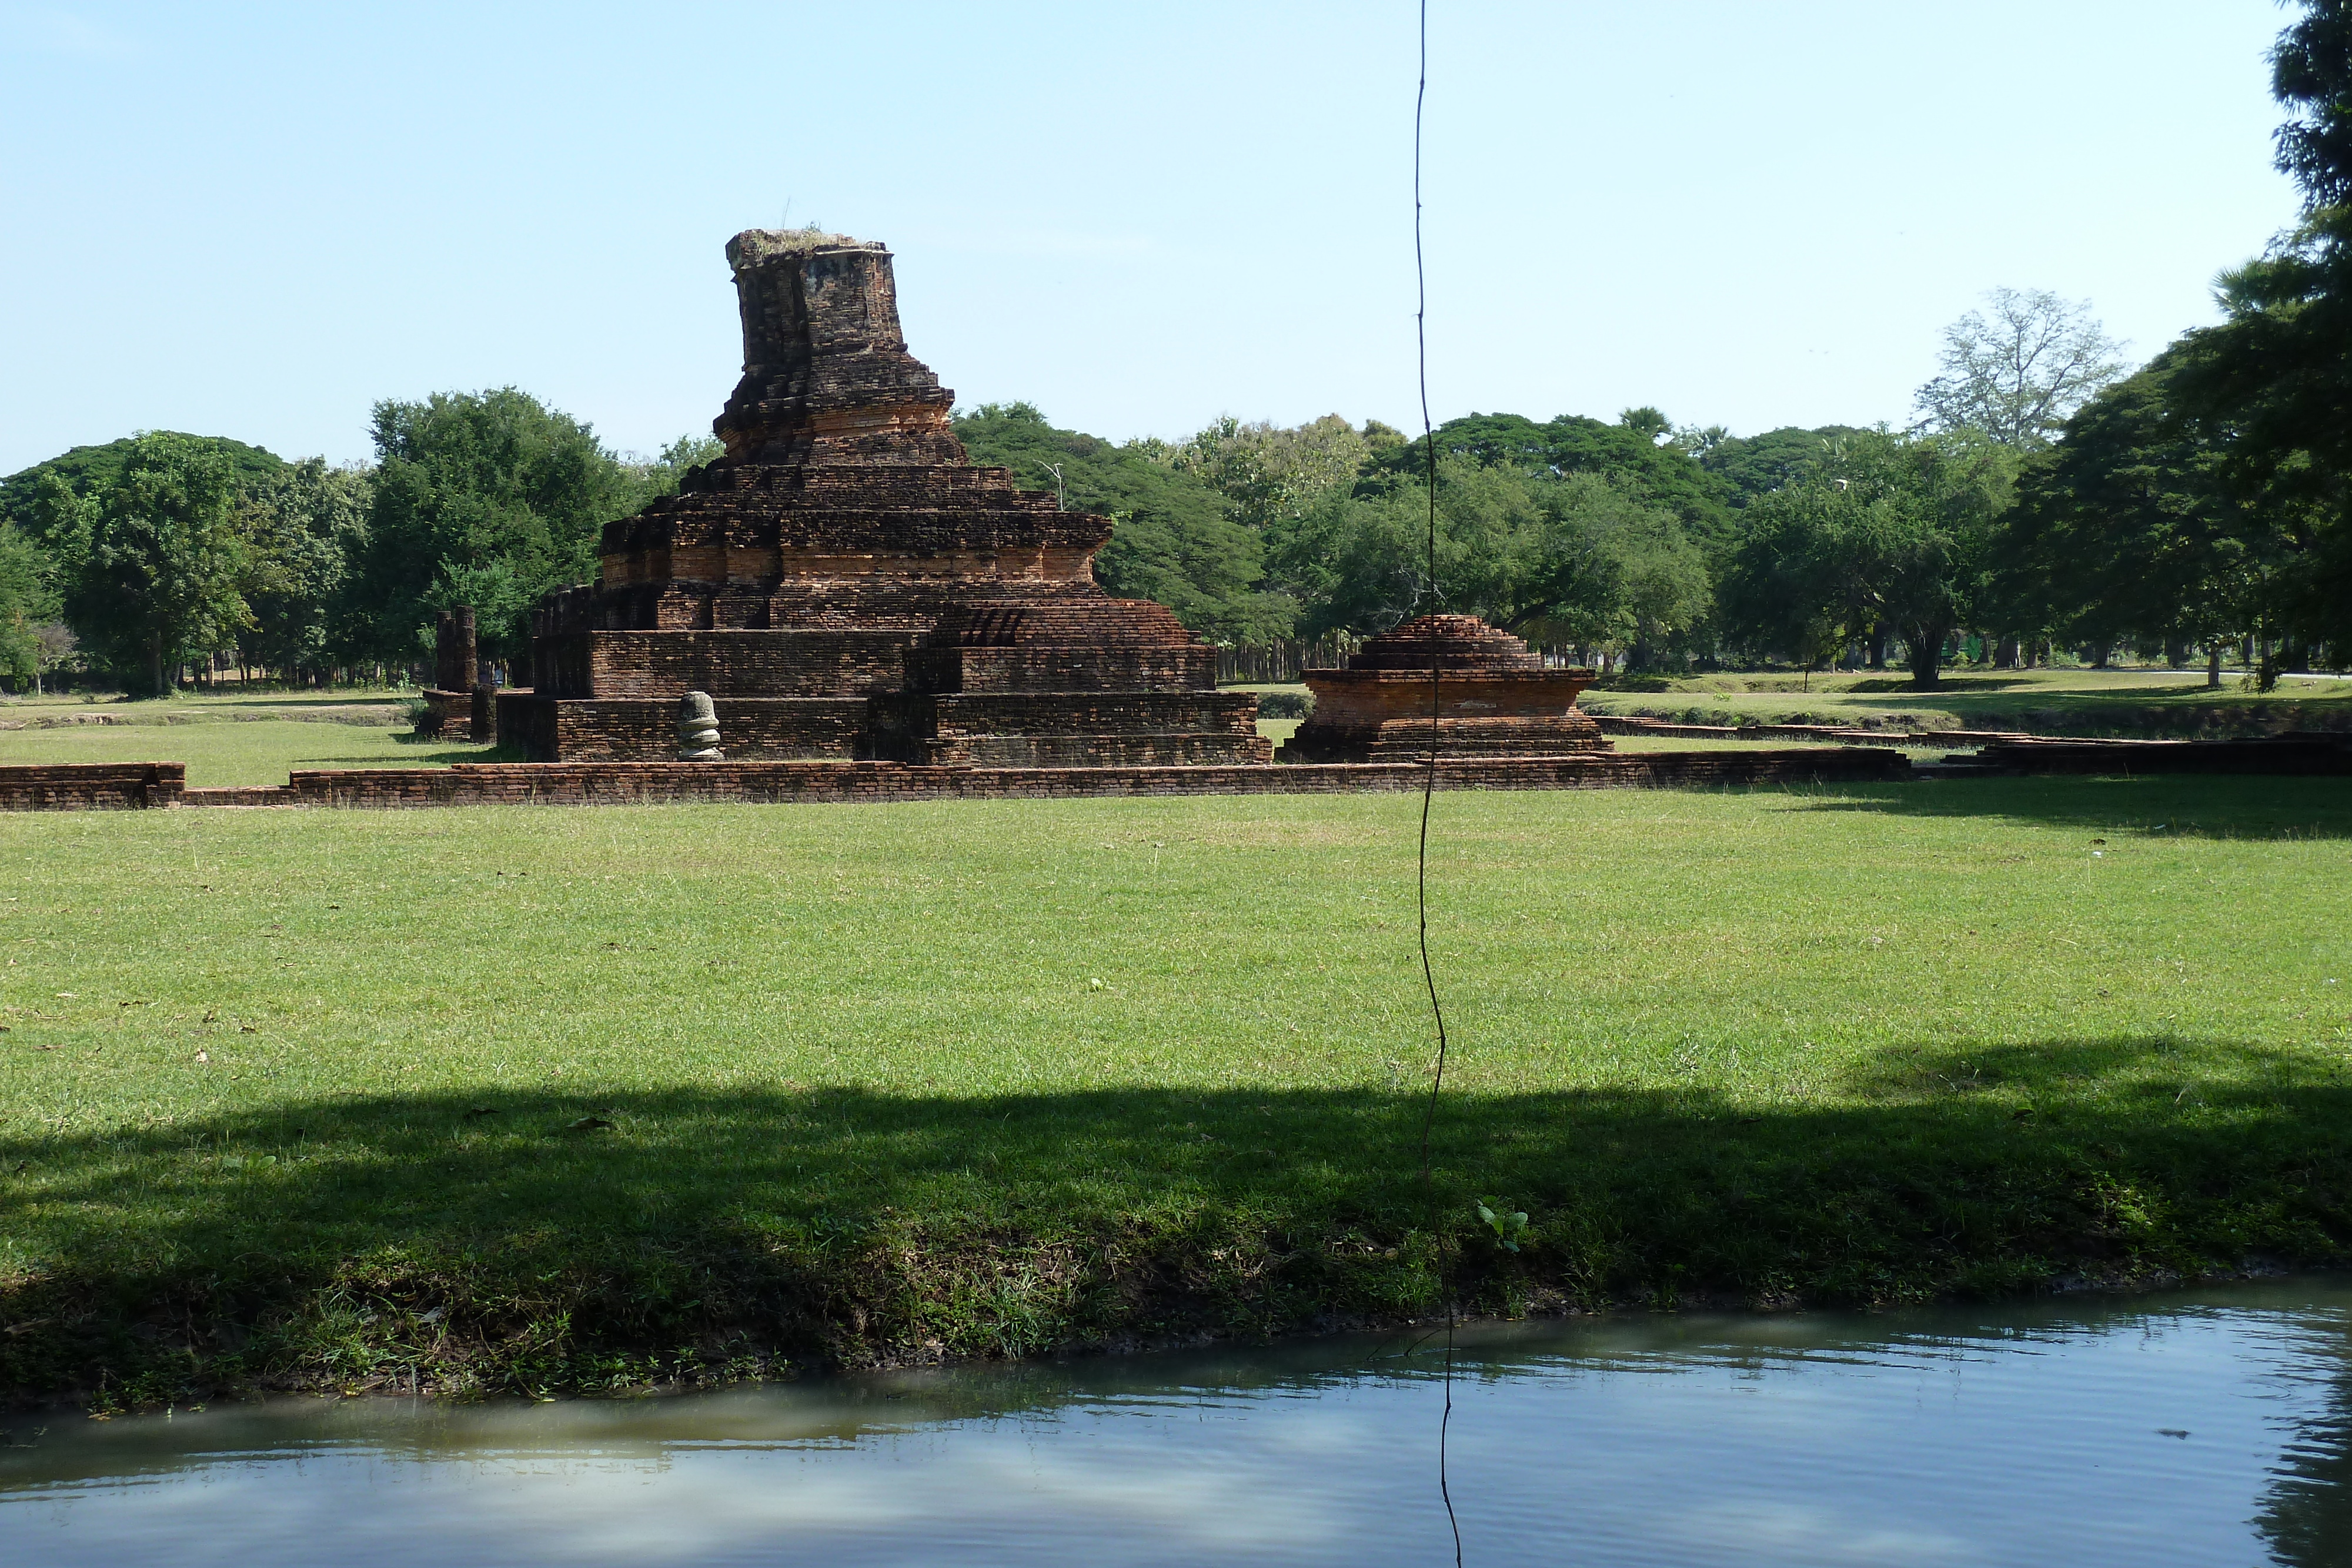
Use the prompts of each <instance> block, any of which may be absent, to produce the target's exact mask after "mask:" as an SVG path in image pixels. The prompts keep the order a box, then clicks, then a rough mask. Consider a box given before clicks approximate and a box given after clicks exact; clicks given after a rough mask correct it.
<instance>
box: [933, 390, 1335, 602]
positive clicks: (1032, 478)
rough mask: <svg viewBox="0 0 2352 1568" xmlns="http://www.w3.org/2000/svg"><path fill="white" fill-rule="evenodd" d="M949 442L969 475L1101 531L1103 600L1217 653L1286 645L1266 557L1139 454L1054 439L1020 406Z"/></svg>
mask: <svg viewBox="0 0 2352 1568" xmlns="http://www.w3.org/2000/svg"><path fill="white" fill-rule="evenodd" d="M955 431H956V434H957V436H958V437H959V438H960V439H961V441H962V442H963V444H964V449H965V451H966V452H968V453H969V454H970V455H971V460H972V461H973V462H974V463H979V464H983V465H989V466H992V467H1001V468H1009V469H1011V470H1012V472H1013V480H1014V482H1015V483H1017V484H1019V485H1021V486H1023V487H1024V488H1027V489H1034V490H1058V491H1059V492H1060V494H1061V497H1062V504H1063V506H1064V507H1065V508H1066V509H1067V510H1069V511H1073V512H1092V513H1095V514H1097V515H1098V516H1102V517H1108V518H1110V519H1111V522H1112V532H1111V537H1110V542H1109V543H1108V544H1107V545H1105V546H1104V547H1103V549H1102V553H1101V554H1100V555H1098V556H1097V557H1096V558H1095V576H1096V578H1097V580H1100V581H1101V583H1102V585H1103V586H1104V587H1105V588H1107V589H1108V590H1109V591H1111V592H1113V593H1117V594H1120V595H1123V596H1126V597H1128V598H1131V599H1149V600H1152V601H1157V602H1159V603H1160V604H1164V605H1166V606H1168V608H1169V609H1170V610H1171V611H1173V612H1175V614H1176V618H1177V619H1178V620H1180V621H1181V622H1183V623H1184V624H1185V625H1186V626H1187V627H1189V628H1191V629H1192V631H1194V632H1200V633H1201V634H1202V635H1203V636H1206V637H1209V638H1211V639H1213V640H1214V641H1217V642H1223V643H1262V642H1265V641H1266V640H1267V639H1269V638H1273V637H1280V636H1286V635H1287V634H1288V633H1289V632H1290V630H1291V624H1292V622H1293V621H1294V620H1295V619H1296V617H1297V604H1296V603H1295V601H1292V600H1291V599H1290V598H1289V597H1288V596H1286V595H1285V594H1281V593H1276V592H1268V591H1265V588H1264V586H1263V583H1264V578H1265V567H1264V561H1265V545H1264V543H1263V542H1262V541H1261V540H1260V539H1259V538H1258V536H1257V533H1256V532H1255V530H1254V529H1251V528H1247V527H1244V525H1242V524H1240V523H1237V522H1234V520H1233V519H1232V518H1231V517H1228V516H1226V511H1227V503H1226V499H1225V497H1224V496H1223V494H1222V493H1220V492H1219V491H1218V490H1216V489H1215V488H1213V486H1210V485H1209V484H1208V483H1207V481H1205V480H1203V479H1202V478H1201V477H1200V476H1198V475H1196V474H1193V473H1190V472H1187V471H1184V470H1181V469H1178V468H1176V467H1174V466H1172V465H1170V464H1168V463H1166V462H1164V461H1161V460H1160V456H1159V455H1158V454H1156V453H1155V452H1154V451H1153V450H1152V449H1151V448H1149V447H1146V446H1144V445H1142V444H1128V445H1125V446H1119V445H1114V444H1111V443H1110V442H1108V441H1105V440H1103V439H1101V438H1100V437H1099V436H1093V435H1087V434H1081V433H1079V432H1077V431H1073V430H1057V429H1055V427H1054V426H1053V425H1052V424H1050V423H1047V422H1046V419H1045V415H1044V414H1042V413H1039V412H1038V411H1037V410H1036V409H1035V408H1034V406H1032V405H1031V404H1029V403H1025V402H1013V403H982V404H981V405H980V406H979V407H977V408H973V409H968V410H963V411H960V412H959V413H957V414H956V416H955Z"/></svg>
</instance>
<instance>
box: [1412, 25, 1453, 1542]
mask: <svg viewBox="0 0 2352 1568" xmlns="http://www.w3.org/2000/svg"><path fill="white" fill-rule="evenodd" d="M1420 10H1421V70H1420V76H1419V79H1418V80H1417V81H1416V82H1415V83H1414V85H1413V91H1412V283H1413V314H1412V337H1413V352H1414V357H1415V360H1416V361H1417V368H1418V371H1419V374H1420V382H1421V437H1422V443H1423V456H1424V457H1425V459H1426V461H1427V473H1426V476H1425V477H1426V478H1427V479H1428V482H1429V484H1428V490H1429V570H1428V575H1427V576H1426V577H1425V578H1424V579H1423V597H1424V599H1425V601H1426V602H1427V603H1429V604H1431V605H1434V604H1435V603H1436V602H1437V427H1436V426H1435V425H1434V424H1433V423H1431V422H1430V417H1429V268H1428V266H1427V264H1426V263H1424V262H1423V259H1422V254H1421V116H1422V106H1423V102H1424V101H1425V100H1426V99H1428V97H1429V0H1421V7H1420ZM1437 683H1438V643H1437V639H1436V638H1434V637H1432V638H1431V639H1430V643H1429V754H1428V757H1427V758H1426V760H1427V763H1428V771H1427V772H1426V773H1424V774H1423V777H1422V784H1421V844H1420V851H1419V855H1418V860H1417V864H1416V867H1415V873H1414V891H1415V896H1416V898H1417V899H1418V901H1419V908H1418V914H1419V916H1420V929H1421V978H1422V983H1423V985H1425V986H1426V987H1428V988H1429V1016H1430V1018H1431V1019H1432V1020H1433V1022H1434V1023H1435V1024H1436V1026H1437V1067H1436V1070H1435V1071H1433V1072H1432V1073H1431V1074H1430V1079H1429V1103H1428V1104H1427V1105H1426V1106H1425V1107H1424V1108H1423V1112H1422V1117H1421V1186H1422V1195H1423V1197H1424V1198H1425V1199H1426V1200H1427V1202H1428V1205H1429V1213H1430V1219H1431V1222H1432V1223H1431V1228H1430V1234H1431V1239H1433V1241H1434V1242H1435V1243H1436V1245H1437V1249H1438V1250H1437V1292H1438V1294H1439V1295H1440V1296H1442V1297H1444V1304H1445V1373H1444V1389H1445V1409H1444V1414H1443V1415H1441V1416H1439V1417H1438V1421H1437V1495H1438V1497H1439V1499H1440V1500H1443V1501H1444V1504H1445V1523H1446V1526H1447V1528H1448V1529H1450V1530H1452V1531H1453V1532H1454V1568H1462V1521H1460V1520H1459V1519H1457V1518H1455V1517H1454V1492H1453V1490H1452V1488H1451V1487H1450V1486H1448V1484H1447V1477H1446V1465H1445V1459H1446V1452H1445V1449H1446V1439H1447V1438H1448V1437H1450V1436H1451V1433H1452V1427H1453V1426H1454V1290H1453V1281H1451V1280H1450V1279H1449V1278H1448V1277H1447V1270H1446V1267H1445V1257H1446V1253H1445V1239H1444V1235H1445V1227H1444V1218H1443V1217H1442V1216H1441V1215H1440V1214H1439V1212H1438V1207H1437V1186H1436V1181H1435V1179H1434V1177H1433V1176H1432V1175H1431V1172H1430V1165H1429V1141H1430V1135H1431V1134H1432V1133H1433V1131H1434V1130H1435V1128H1436V1125H1437V1096H1438V1092H1439V1091H1441V1090H1443V1089H1444V1087H1445V1053H1446V1039H1445V1008H1444V1004H1443V1003H1442V1002H1440V1001H1439V1000H1438V998H1437V970H1436V969H1435V968H1434V967H1433V966H1432V965H1431V963H1430V961H1429V809H1430V805H1431V803H1432V801H1433V800H1435V799H1436V795H1437V741H1438V734H1439V731H1438V727H1437V721H1438V715H1439V713H1440V712H1441V711H1442V709H1441V707H1440V705H1439V699H1438V689H1437Z"/></svg>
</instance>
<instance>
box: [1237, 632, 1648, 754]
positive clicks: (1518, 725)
mask: <svg viewBox="0 0 2352 1568" xmlns="http://www.w3.org/2000/svg"><path fill="white" fill-rule="evenodd" d="M1433 664H1434V665H1435V667H1436V669H1437V682H1436V685H1437V717H1436V718H1435V719H1434V720H1433V719H1432V718H1431V717H1430V674H1429V672H1430V668H1431V666H1432V665H1433ZM1301 678H1302V679H1304V680H1305V681H1306V683H1307V690H1309V691H1311V692H1313V693H1314V694H1315V712H1314V714H1313V716H1310V717H1309V718H1308V719H1307V721H1306V722H1305V723H1304V724H1301V725H1300V726H1299V727H1298V730H1297V734H1295V735H1293V736H1292V737H1290V740H1289V743H1288V744H1287V745H1286V746H1284V747H1283V748H1282V751H1281V754H1280V757H1279V760H1281V761H1284V762H1407V761H1411V760H1412V759H1413V758H1418V757H1424V756H1427V755H1428V754H1429V752H1430V751H1431V749H1432V748H1433V747H1434V749H1435V750H1436V751H1437V752H1438V754H1439V755H1441V756H1445V757H1543V756H1549V755H1553V754H1556V753H1559V752H1564V751H1609V750H1612V749H1613V747H1612V746H1611V745H1610V742H1609V738H1608V737H1606V736H1604V735H1602V734H1601V727H1600V726H1599V725H1597V724H1594V723H1593V722H1592V718H1591V716H1590V715H1589V714H1586V713H1584V712H1582V711H1581V710H1580V709H1579V708H1578V707H1577V706H1576V697H1577V694H1578V693H1580V692H1581V691H1582V690H1584V688H1585V687H1586V686H1589V685H1591V684H1592V672H1591V670H1548V669H1546V668H1544V662H1543V656H1542V655H1541V654H1539V653H1536V652H1535V651H1534V650H1532V649H1530V648H1529V647H1528V645H1527V644H1526V643H1523V642H1521V641H1519V639H1517V637H1514V636H1512V635H1511V634H1510V633H1509V632H1503V631H1498V630H1497V629H1496V628H1495V627H1492V626H1489V625H1487V624H1486V622H1484V621H1481V620H1479V619H1478V618H1477V617H1476V616H1475V615H1423V616H1422V617H1421V618H1419V619H1418V620H1414V621H1408V622H1405V623H1404V624H1403V625H1402V626H1399V627H1397V628H1396V629H1395V630H1393V631H1390V632H1381V634H1380V635H1379V636H1377V637H1373V638H1370V639H1368V640H1367V641H1366V642H1365V643H1364V644H1363V645H1362V646H1361V647H1360V648H1358V649H1357V650H1356V652H1355V653H1352V654H1350V655H1349V658H1348V667H1347V668H1346V669H1343V670H1308V671H1307V672H1306V673H1305V674H1304V675H1303V676H1302V677H1301Z"/></svg>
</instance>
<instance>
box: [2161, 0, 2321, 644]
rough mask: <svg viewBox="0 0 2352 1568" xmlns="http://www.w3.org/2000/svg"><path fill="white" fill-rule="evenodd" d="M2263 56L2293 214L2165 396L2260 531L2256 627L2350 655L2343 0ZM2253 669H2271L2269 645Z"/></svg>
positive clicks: (2227, 294) (2244, 271)
mask: <svg viewBox="0 0 2352 1568" xmlns="http://www.w3.org/2000/svg"><path fill="white" fill-rule="evenodd" d="M2303 10H2304V15H2303V16H2302V18H2301V19H2300V20H2299V21H2297V22H2295V23H2294V24H2293V25H2292V26H2289V27H2288V28H2287V29H2286V30H2285V32H2284V34H2282V35H2281V37H2280V39H2279V43H2278V47H2277V48H2276V49H2275V50H2274V51H2273V55H2272V90H2273V94H2274V95H2275V96H2276V97H2277V98H2278V99H2279V101H2280V102H2281V103H2282V104H2284V106H2286V107H2287V109H2289V110H2291V111H2292V113H2291V118H2290V119H2289V120H2287V121H2286V123H2285V124H2284V125H2283V126H2282V127H2281V128H2280V130H2279V132H2278V142H2277V146H2278V152H2277V162H2278V166H2279V167H2280V168H2281V169H2282V170H2283V171H2284V172H2287V173H2288V174H2290V175H2292V176H2293V177H2294V179H2295V181H2296V182H2297V183H2299V184H2300V185H2301V187H2302V191H2303V200H2304V211H2303V221H2302V222H2301V223H2300V224H2299V225H2297V226H2296V227H2295V228H2294V229H2293V230H2291V231H2289V232H2288V233H2286V234H2284V235H2280V236H2279V237H2278V238H2277V239H2276V240H2274V241H2273V243H2272V245H2271V246H2270V248H2269V249H2268V250H2267V251H2266V252H2265V253H2264V254H2263V256H2260V257H2258V258H2256V259H2255V260H2253V261H2252V262H2249V263H2248V264H2246V265H2245V266H2244V267H2240V268H2238V269H2237V270H2235V271H2234V272H2231V273H2229V274H2227V275H2225V276H2224V277H2223V279H2222V283H2221V291H2220V292H2221V305H2222V308H2223V310H2224V312H2225V319H2224V320H2223V321H2222V322H2221V325H2220V326H2217V327H2211V328H2205V329H2200V330H2198V331H2194V332H2191V333H2189V334H2188V335H2187V336H2186V337H2184V338H2183V340H2181V342H2180V343H2179V345H2177V346H2176V347H2177V349H2178V350H2179V364H2178V366H2177V367H2176V370H2175V372H2174V374H2173V377H2172V381H2171V385H2172V389H2173V392H2174V393H2175V395H2176V396H2177V397H2179V399H2180V400H2181V401H2182V402H2185V403H2188V404H2190V405H2192V406H2193V407H2194V409H2195V410H2196V412H2197V413H2198V414H2199V415H2200V417H2201V418H2202V419H2203V420H2205V421H2206V422H2208V423H2209V424H2210V426H2211V427H2212V428H2213V429H2214V430H2215V431H2216V433H2217V434H2218V435H2219V436H2220V438H2221V440H2222V441H2223V443H2224V445H2225V448H2226V457H2225V463H2224V470H2225V472H2226V474H2227V476H2228V478H2229V482H2230V485H2231V488H2232V490H2233V492H2234V493H2235V495H2236V496H2237V497H2238V499H2239V500H2240V501H2241V502H2242V508H2241V510H2240V513H2239V515H2240V516H2241V517H2244V518H2246V519H2247V520H2248V521H2249V522H2250V523H2252V525H2253V526H2254V527H2255V528H2257V529H2259V530H2260V531H2261V533H2262V534H2263V539H2262V540H2261V541H2259V549H2258V553H2264V554H2271V553H2275V554H2279V555H2281V556H2283V557H2284V559H2282V560H2281V561H2280V563H2279V565H2278V567H2277V570H2274V571H2273V572H2272V573H2270V574H2269V580H2268V589H2267V592H2268V596H2269V597H2268V602H2267V603H2266V605H2265V607H2264V608H2265V611H2266V623H2267V629H2268V630H2273V631H2276V632H2280V633H2282V634H2283V635H2284V636H2287V637H2292V638H2295V639H2300V640H2307V641H2314V642H2316V641H2329V642H2332V643H2334V644H2335V646H2336V658H2337V660H2338V661H2339V662H2342V661H2344V660H2345V659H2347V656H2352V418H2347V410H2352V0H2304V5H2303ZM2263 669H2264V679H2265V680H2269V679H2271V678H2272V677H2273V675H2274V674H2275V665H2274V664H2273V663H2272V662H2271V661H2270V660H2269V659H2268V658H2267V657H2266V658H2265V660H2264V665H2263Z"/></svg>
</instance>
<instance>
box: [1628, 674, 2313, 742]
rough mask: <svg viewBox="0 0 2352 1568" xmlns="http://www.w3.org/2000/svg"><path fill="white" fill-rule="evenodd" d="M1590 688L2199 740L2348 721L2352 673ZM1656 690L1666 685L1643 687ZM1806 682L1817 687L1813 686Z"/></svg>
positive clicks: (1702, 681)
mask: <svg viewBox="0 0 2352 1568" xmlns="http://www.w3.org/2000/svg"><path fill="white" fill-rule="evenodd" d="M1640 685H1641V686H1642V687H1643V689H1639V690H1635V689H1619V690H1594V691H1588V692H1587V693H1586V694H1585V695H1584V696H1583V698H1582V702H1583V706H1586V707H1588V708H1591V710H1592V711H1593V712H1595V713H1613V714H1626V715H1646V716H1651V717H1656V718H1676V719H1683V720H1685V721H1687V722H1691V723H1696V724H1762V723H1783V724H1786V723H1815V724H1870V725H1874V726H1879V725H1896V726H1900V727H1905V728H1916V729H2024V730H2033V731H2038V732H2041V733H2045V734H2064V735H2133V736H2165V735H2173V736H2195V735H2222V734H2228V735H2235V734H2248V733H2258V732H2262V731H2266V730H2277V729H2292V728H2320V729H2346V728H2352V681H2347V680H2336V679H2331V678H2326V677H2322V676H2296V675H2288V676H2286V677H2284V678H2283V679H2282V680H2281V681H2280V683H2279V685H2278V689H2277V690H2275V691H2273V692H2254V691H2252V690H2249V689H2246V688H2245V687H2244V686H2243V685H2242V683H2241V682H2240V680H2239V678H2238V677H2237V676H2235V675H2231V676H2228V677H2226V679H2225V684H2224V685H2222V686H2221V687H2220V688H2219V689H2209V688H2208V687H2207V686H2206V685H2205V684H2204V676H2203V674H2202V673H2200V672H2182V671H2179V670H2075V669H2061V670H2003V671H1991V672H1986V673H1983V674H1972V673H1967V672H1955V673H1952V674H1948V675H1947V676H1946V677H1945V678H1944V681H1943V683H1942V684H1941V685H1940V686H1939V687H1938V688H1937V690H1935V691H1932V692H1922V691H1919V690H1917V689H1916V688H1915V687H1914V686H1913V685H1911V680H1910V677H1909V676H1908V675H1906V674H1899V673H1895V672H1886V673H1869V674H1815V675H1814V676H1812V678H1811V681H1810V682H1808V681H1807V680H1805V679H1804V678H1803V677H1801V676H1799V675H1791V674H1766V675H1756V674H1720V675H1696V676H1691V677H1688V678H1686V679H1681V680H1673V681H1664V682H1643V683H1640ZM1652 686H1655V687H1656V688H1658V689H1654V690H1653V689H1647V688H1649V687H1652ZM1808 687H1810V689H1808Z"/></svg>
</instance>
